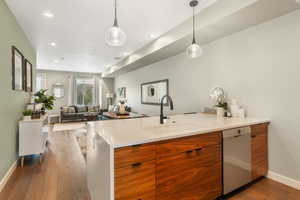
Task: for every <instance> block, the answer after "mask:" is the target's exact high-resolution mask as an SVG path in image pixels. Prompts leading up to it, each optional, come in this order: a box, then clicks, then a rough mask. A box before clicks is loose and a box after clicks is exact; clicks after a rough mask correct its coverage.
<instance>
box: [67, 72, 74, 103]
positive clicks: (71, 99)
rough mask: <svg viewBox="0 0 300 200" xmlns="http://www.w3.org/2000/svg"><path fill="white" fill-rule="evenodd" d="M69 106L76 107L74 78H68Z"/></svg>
mask: <svg viewBox="0 0 300 200" xmlns="http://www.w3.org/2000/svg"><path fill="white" fill-rule="evenodd" d="M68 79H69V80H68V105H69V106H71V105H74V76H73V75H71V76H69V78H68Z"/></svg>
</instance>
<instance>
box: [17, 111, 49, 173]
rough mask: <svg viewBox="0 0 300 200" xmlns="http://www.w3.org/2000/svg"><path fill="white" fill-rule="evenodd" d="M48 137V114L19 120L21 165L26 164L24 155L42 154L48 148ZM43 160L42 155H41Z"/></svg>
mask: <svg viewBox="0 0 300 200" xmlns="http://www.w3.org/2000/svg"><path fill="white" fill-rule="evenodd" d="M47 138H48V116H47V114H46V115H43V116H41V118H40V119H32V120H22V121H20V122H19V156H20V157H21V166H22V167H23V164H24V156H28V155H37V154H39V155H40V156H42V154H43V153H44V152H45V150H46V148H47V147H46V143H47ZM40 161H41V157H40Z"/></svg>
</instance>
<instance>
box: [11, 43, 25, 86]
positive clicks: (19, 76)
mask: <svg viewBox="0 0 300 200" xmlns="http://www.w3.org/2000/svg"><path fill="white" fill-rule="evenodd" d="M24 82H25V80H24V56H23V54H22V53H21V51H19V50H18V49H17V48H16V47H15V46H12V89H13V90H24V89H25V85H24Z"/></svg>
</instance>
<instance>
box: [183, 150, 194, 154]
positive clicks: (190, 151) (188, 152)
mask: <svg viewBox="0 0 300 200" xmlns="http://www.w3.org/2000/svg"><path fill="white" fill-rule="evenodd" d="M185 153H186V154H191V153H193V151H192V150H189V151H186V152H185Z"/></svg>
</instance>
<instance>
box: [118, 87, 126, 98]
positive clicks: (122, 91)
mask: <svg viewBox="0 0 300 200" xmlns="http://www.w3.org/2000/svg"><path fill="white" fill-rule="evenodd" d="M118 95H119V97H120V98H122V99H126V87H121V88H118Z"/></svg>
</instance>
